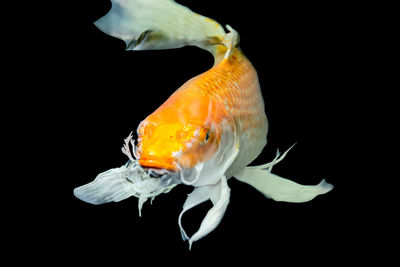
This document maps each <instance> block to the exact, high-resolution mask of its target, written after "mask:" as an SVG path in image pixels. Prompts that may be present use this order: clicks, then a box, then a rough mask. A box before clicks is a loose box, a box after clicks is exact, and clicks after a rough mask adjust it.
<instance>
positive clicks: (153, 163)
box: [139, 159, 179, 172]
mask: <svg viewBox="0 0 400 267" xmlns="http://www.w3.org/2000/svg"><path fill="white" fill-rule="evenodd" d="M139 164H140V166H142V167H143V168H151V169H156V170H157V169H165V170H167V171H171V172H177V171H179V170H178V168H177V166H176V165H175V164H173V163H169V162H166V161H161V160H154V159H139Z"/></svg>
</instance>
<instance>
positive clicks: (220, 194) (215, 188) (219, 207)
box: [178, 176, 230, 249]
mask: <svg viewBox="0 0 400 267" xmlns="http://www.w3.org/2000/svg"><path fill="white" fill-rule="evenodd" d="M229 197H230V189H229V187H228V184H227V181H226V178H225V176H223V177H222V178H221V180H220V181H218V183H216V184H215V185H206V186H200V187H197V188H195V189H194V190H193V192H192V193H191V194H189V195H188V198H187V199H186V202H185V204H184V205H183V210H182V212H181V214H180V215H179V222H178V223H179V227H180V229H181V234H182V238H183V240H189V249H191V247H192V244H193V242H194V241H197V240H199V239H200V238H202V237H204V236H206V235H208V234H209V233H210V232H211V231H213V230H214V229H215V228H216V227H217V226H218V224H219V223H220V222H221V220H222V217H223V216H224V214H225V211H226V208H227V207H228V204H229ZM209 199H210V200H211V201H212V203H213V207H212V208H211V209H210V210H209V211H208V212H207V215H206V216H205V217H204V219H203V221H202V222H201V225H200V228H199V230H198V231H197V232H196V233H195V234H194V235H193V236H192V237H190V238H189V237H188V236H187V234H186V233H185V231H184V230H183V227H182V224H181V218H182V215H183V214H184V213H185V212H186V211H187V210H189V209H191V208H193V207H195V206H197V205H199V204H200V203H202V202H204V201H207V200H209Z"/></svg>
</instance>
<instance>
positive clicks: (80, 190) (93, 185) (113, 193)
mask: <svg viewBox="0 0 400 267" xmlns="http://www.w3.org/2000/svg"><path fill="white" fill-rule="evenodd" d="M126 173H127V169H126V168H125V166H122V167H121V168H114V169H110V170H108V171H105V172H103V173H100V174H99V175H98V176H97V177H96V179H95V180H94V181H92V182H90V183H88V184H85V185H82V186H80V187H77V188H75V189H74V195H75V197H77V198H79V199H81V200H83V201H85V202H88V203H91V204H95V205H99V204H103V203H107V202H113V201H114V202H118V201H121V200H124V199H126V198H128V197H130V196H132V195H134V194H135V191H134V190H132V186H131V183H129V182H128V181H127V180H126V179H125V176H126Z"/></svg>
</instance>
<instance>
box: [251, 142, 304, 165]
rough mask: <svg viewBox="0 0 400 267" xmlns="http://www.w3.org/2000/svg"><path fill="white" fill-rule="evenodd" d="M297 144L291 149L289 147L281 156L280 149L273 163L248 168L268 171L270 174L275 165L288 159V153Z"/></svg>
mask: <svg viewBox="0 0 400 267" xmlns="http://www.w3.org/2000/svg"><path fill="white" fill-rule="evenodd" d="M296 144H297V143H294V144H293V145H292V146H291V147H289V148H288V149H287V150H286V151H285V153H283V154H282V155H280V152H279V149H278V150H277V152H276V156H275V158H274V159H273V160H272V161H271V162H268V163H265V164H262V165H258V166H248V167H247V168H249V169H258V170H262V169H267V170H268V171H269V172H271V171H272V167H273V166H274V165H275V164H277V163H279V162H280V161H282V160H283V159H284V158H285V157H286V155H287V153H288V152H289V151H290V150H291V149H292V148H293V147H294V146H295V145H296Z"/></svg>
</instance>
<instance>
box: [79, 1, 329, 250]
mask: <svg viewBox="0 0 400 267" xmlns="http://www.w3.org/2000/svg"><path fill="white" fill-rule="evenodd" d="M111 3H112V7H111V9H110V11H109V12H108V13H107V14H106V15H105V16H103V17H102V18H100V19H99V20H97V21H96V22H95V25H96V26H97V27H98V28H99V29H100V30H101V31H102V32H104V33H106V34H108V35H110V36H113V37H116V38H118V39H121V40H123V41H124V42H125V44H126V49H127V50H134V51H140V50H163V49H175V48H180V47H183V46H187V45H189V46H196V47H199V48H201V49H204V50H206V51H209V52H210V53H211V54H212V55H213V57H214V65H213V66H212V67H211V68H210V69H209V70H207V71H205V72H204V73H201V74H199V75H197V76H195V77H193V78H191V79H190V80H188V81H187V82H186V83H184V84H183V85H182V86H180V87H179V88H178V89H177V90H176V91H175V92H174V93H173V94H172V95H171V96H170V97H169V98H168V99H167V100H166V101H165V102H164V103H163V104H162V105H161V106H160V107H159V108H158V109H156V110H155V111H154V112H153V113H151V114H150V115H149V116H147V117H146V118H145V119H144V120H143V121H141V122H140V123H139V126H138V128H137V139H136V140H135V139H134V136H133V133H132V132H131V133H130V134H129V136H128V137H127V138H126V139H125V140H124V144H123V147H122V153H124V154H125V155H126V156H127V157H128V161H127V162H126V163H125V164H124V165H122V166H121V167H119V168H112V169H109V170H107V171H105V172H103V173H100V174H99V175H98V176H97V177H96V178H95V179H94V180H93V181H92V182H90V183H88V184H85V185H83V186H80V187H77V188H75V189H74V195H75V196H76V197H77V198H78V199H81V200H83V201H85V202H88V203H91V204H95V205H98V204H103V203H107V202H119V201H121V200H124V199H126V198H128V197H131V196H134V197H137V198H138V210H139V216H141V215H142V214H141V210H142V207H143V204H144V203H145V202H146V201H147V200H148V199H151V201H152V200H154V198H155V197H156V196H158V195H160V194H164V193H169V192H170V191H171V190H172V189H173V188H174V187H175V186H177V185H185V186H191V187H193V191H192V192H191V193H190V194H189V195H188V196H187V199H186V201H185V203H184V204H183V208H182V211H181V213H180V215H179V218H178V225H179V229H180V232H181V235H182V239H183V240H184V241H188V243H189V249H191V247H192V244H193V242H195V241H198V240H199V239H201V238H203V237H205V236H206V235H208V234H209V233H210V232H212V231H213V230H214V229H215V228H216V227H217V226H218V225H219V223H220V222H221V220H222V218H223V216H224V214H225V211H226V209H227V207H228V204H229V199H230V194H231V192H230V191H231V190H230V188H229V185H228V181H229V179H231V178H233V177H234V178H235V179H237V180H239V181H241V182H243V183H245V184H248V185H250V186H252V187H254V188H255V189H256V190H258V191H259V192H261V193H262V194H263V195H264V196H266V197H267V198H270V199H273V200H275V201H284V202H293V203H301V202H307V201H310V200H312V199H314V198H315V197H316V196H318V195H321V194H325V193H327V192H329V191H331V190H332V189H333V185H332V184H329V183H327V182H326V181H325V179H322V180H321V182H320V183H319V184H317V185H302V184H298V183H296V182H293V181H291V180H289V179H286V178H282V177H280V176H278V175H276V174H273V173H272V168H273V166H274V165H276V164H277V163H279V162H280V161H282V160H283V159H284V158H285V156H286V155H287V153H288V152H289V150H290V149H291V148H292V147H293V146H292V147H290V148H289V149H288V150H286V151H285V153H283V154H281V153H280V152H279V150H278V151H277V154H276V156H275V158H273V159H272V160H271V161H270V162H268V163H265V164H262V165H257V166H251V165H250V164H251V162H253V161H254V160H255V159H256V158H257V157H258V156H259V155H260V154H261V152H262V150H263V148H264V147H265V146H266V144H267V133H268V128H269V125H268V119H267V116H266V113H265V106H264V100H263V96H262V93H261V89H260V83H259V80H258V74H257V71H256V70H255V68H254V66H253V65H252V64H251V62H250V61H249V59H248V58H247V57H246V56H245V55H244V53H243V52H242V50H241V49H240V47H239V40H240V37H239V33H238V32H237V31H235V30H234V29H233V28H232V27H231V26H230V25H226V27H225V28H224V27H222V26H221V25H220V24H219V23H218V22H216V21H215V20H213V19H211V18H208V17H205V16H202V15H199V14H197V13H195V12H193V11H191V10H190V9H189V8H187V7H185V6H183V5H180V4H178V3H176V2H175V1H173V0H111ZM171 72H172V71H171ZM209 200H210V201H211V202H212V204H213V206H212V208H210V210H209V211H208V212H207V214H206V215H205V217H204V219H203V221H202V222H201V225H200V227H199V229H198V231H197V232H195V233H194V234H193V235H192V236H189V235H188V234H187V233H186V232H185V230H184V228H183V225H182V216H183V215H184V213H185V212H186V211H188V210H190V209H192V208H194V207H195V206H197V205H199V204H201V203H203V202H205V201H209Z"/></svg>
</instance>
